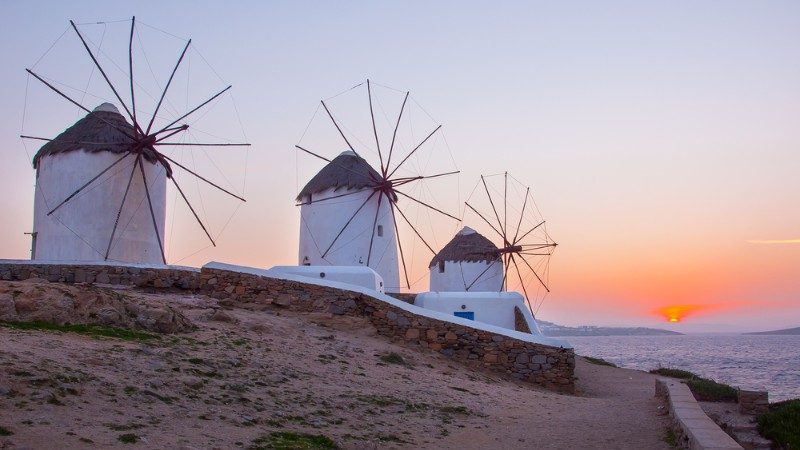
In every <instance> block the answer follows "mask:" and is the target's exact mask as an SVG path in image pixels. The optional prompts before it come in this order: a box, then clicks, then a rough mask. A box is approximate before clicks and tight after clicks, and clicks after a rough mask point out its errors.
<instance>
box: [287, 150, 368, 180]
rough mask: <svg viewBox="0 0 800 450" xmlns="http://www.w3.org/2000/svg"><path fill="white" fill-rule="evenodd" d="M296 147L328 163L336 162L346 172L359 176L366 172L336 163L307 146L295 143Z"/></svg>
mask: <svg viewBox="0 0 800 450" xmlns="http://www.w3.org/2000/svg"><path fill="white" fill-rule="evenodd" d="M295 148H297V149H298V150H302V151H304V152H306V153H308V154H309V155H311V156H316V157H317V158H319V159H321V160H323V161H327V162H328V164H334V165H335V166H336V167H338V168H340V169H342V170H344V171H345V172H350V173H352V174H353V175H358V177H359V178H360V177H363V176H364V174H363V173H361V172H357V171H355V170H353V169H351V168H349V167H346V166H343V165H341V164H339V163H338V162H337V163H334V161H333V160H330V159H328V158H326V157H324V156H322V155H318V154H316V153H314V152H312V151H311V150H307V149H305V148H303V147H300V146H299V145H295ZM368 175H372V174H368ZM375 181H376V182H377V181H379V180H375Z"/></svg>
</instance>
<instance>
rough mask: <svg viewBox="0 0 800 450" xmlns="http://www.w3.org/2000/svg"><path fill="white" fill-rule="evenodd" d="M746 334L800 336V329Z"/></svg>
mask: <svg viewBox="0 0 800 450" xmlns="http://www.w3.org/2000/svg"><path fill="white" fill-rule="evenodd" d="M744 334H763V335H767V334H773V335H800V327H795V328H784V329H783V330H772V331H757V332H754V333H744Z"/></svg>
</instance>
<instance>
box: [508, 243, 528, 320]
mask: <svg viewBox="0 0 800 450" xmlns="http://www.w3.org/2000/svg"><path fill="white" fill-rule="evenodd" d="M511 262H513V263H514V269H516V271H517V277H519V284H520V286H522V292H523V293H524V294H525V303H527V304H528V309H530V310H531V313H533V306H531V298H530V297H529V296H528V289H527V288H526V287H525V282H524V281H522V274H521V273H520V272H519V266H518V265H517V260H516V259H514V255H511Z"/></svg>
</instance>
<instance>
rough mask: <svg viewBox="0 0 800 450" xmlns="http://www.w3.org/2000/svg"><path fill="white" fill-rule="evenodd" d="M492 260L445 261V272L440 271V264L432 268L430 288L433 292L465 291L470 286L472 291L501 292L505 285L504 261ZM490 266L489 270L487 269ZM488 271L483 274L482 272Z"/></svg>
mask: <svg viewBox="0 0 800 450" xmlns="http://www.w3.org/2000/svg"><path fill="white" fill-rule="evenodd" d="M490 264H491V262H485V261H477V262H456V261H445V264H444V272H439V265H438V264H434V265H433V267H431V268H430V275H431V276H430V290H431V291H433V292H464V291H466V289H465V286H470V284H472V282H473V281H475V280H477V281H475V283H474V284H472V286H471V287H470V288H469V291H470V292H500V291H501V290H502V289H501V288H502V286H503V263H502V262H501V261H497V262H495V263H494V264H491V265H492V267H488V266H489V265H490ZM487 268H488V270H487ZM483 271H486V273H484V274H483V275H481V273H482V272H483Z"/></svg>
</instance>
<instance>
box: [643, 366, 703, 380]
mask: <svg viewBox="0 0 800 450" xmlns="http://www.w3.org/2000/svg"><path fill="white" fill-rule="evenodd" d="M650 373H652V374H656V375H662V376H665V377H670V378H680V379H682V380H690V379H692V378H700V377H698V376H697V375H695V374H693V373H692V372H689V371H688V370H681V369H670V368H667V367H659V368H658V369H653V370H651V371H650Z"/></svg>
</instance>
